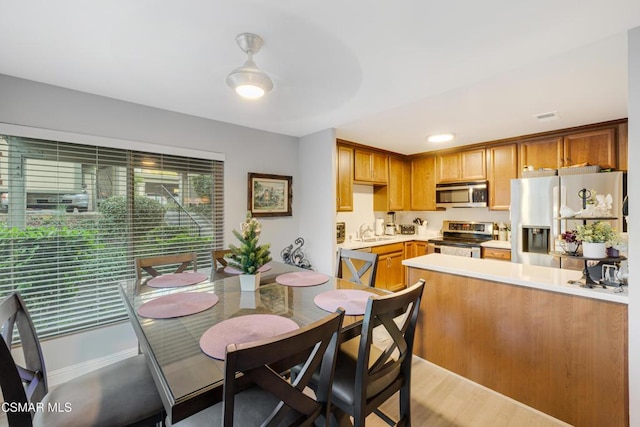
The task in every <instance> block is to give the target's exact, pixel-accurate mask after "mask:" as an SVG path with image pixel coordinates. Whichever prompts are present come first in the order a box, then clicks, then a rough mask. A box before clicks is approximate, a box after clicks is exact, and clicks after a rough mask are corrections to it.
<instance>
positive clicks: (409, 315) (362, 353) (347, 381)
mask: <svg viewBox="0 0 640 427" xmlns="http://www.w3.org/2000/svg"><path fill="white" fill-rule="evenodd" d="M424 286H425V282H424V280H422V279H420V281H419V282H418V283H416V284H414V285H413V286H411V287H410V288H408V289H405V290H402V291H399V292H396V293H393V294H389V295H383V296H374V297H370V298H369V301H368V302H367V307H366V311H365V315H364V319H363V323H362V332H361V335H360V337H358V338H355V339H352V340H349V341H347V342H345V343H343V344H342V345H341V347H340V354H339V355H338V368H337V369H336V373H335V377H334V384H333V388H332V390H333V394H332V404H335V405H336V406H338V407H339V408H341V409H342V410H343V411H344V412H346V413H348V414H349V415H351V416H352V417H353V418H354V425H356V426H362V425H364V419H365V417H366V416H367V415H369V414H370V413H372V412H375V413H377V414H378V415H380V416H381V417H382V418H383V419H385V421H389V420H390V419H389V418H388V417H387V416H386V415H384V414H381V413H380V412H379V411H378V407H379V406H380V405H381V404H382V403H383V402H385V401H386V400H387V399H389V398H390V397H391V396H392V395H394V394H395V393H396V392H398V391H400V399H399V400H400V417H401V420H400V421H399V422H398V425H403V423H407V425H409V424H410V411H409V409H410V405H409V393H410V387H411V362H412V361H411V358H412V353H413V342H414V336H415V329H416V323H417V321H418V313H419V309H420V302H421V299H422V292H423V289H424ZM381 336H382V337H384V339H380V337H381ZM353 360H356V362H355V367H353V366H352V364H351V363H352V361H353ZM343 361H344V362H345V363H342V362H343ZM354 371H355V372H354Z"/></svg>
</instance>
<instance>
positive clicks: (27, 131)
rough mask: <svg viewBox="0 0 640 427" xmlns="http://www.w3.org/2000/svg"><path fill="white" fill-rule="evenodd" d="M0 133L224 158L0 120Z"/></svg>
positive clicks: (109, 146) (209, 158)
mask: <svg viewBox="0 0 640 427" xmlns="http://www.w3.org/2000/svg"><path fill="white" fill-rule="evenodd" d="M0 134H5V135H11V136H22V137H26V138H37V139H46V140H52V141H62V142H74V143H76V144H85V145H94V146H98V147H108V148H121V149H123V150H136V151H146V152H150V153H158V154H171V155H175V156H184V157H193V158H196V159H207V160H220V161H224V160H225V155H224V153H217V152H215V151H201V150H193V149H190V148H182V147H172V146H169V145H159V144H152V143H149V142H142V141H127V140H125V139H116V138H108V137H104V136H96V135H87V134H82V133H73V132H64V131H59V130H54V129H45V128H36V127H30V126H21V125H15V124H11V123H4V122H0Z"/></svg>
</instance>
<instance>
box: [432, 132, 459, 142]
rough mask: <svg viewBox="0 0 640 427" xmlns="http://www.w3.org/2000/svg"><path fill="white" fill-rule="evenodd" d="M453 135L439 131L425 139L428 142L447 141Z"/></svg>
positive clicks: (450, 139) (451, 138)
mask: <svg viewBox="0 0 640 427" xmlns="http://www.w3.org/2000/svg"><path fill="white" fill-rule="evenodd" d="M454 137H455V135H454V134H452V133H439V134H435V135H429V136H428V137H427V141H429V142H449V141H452V140H453V138H454Z"/></svg>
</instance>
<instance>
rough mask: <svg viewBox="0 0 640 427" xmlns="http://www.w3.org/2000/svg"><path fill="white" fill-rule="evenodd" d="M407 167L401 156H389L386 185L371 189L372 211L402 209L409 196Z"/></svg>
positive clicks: (405, 206)
mask: <svg viewBox="0 0 640 427" xmlns="http://www.w3.org/2000/svg"><path fill="white" fill-rule="evenodd" d="M408 187H409V167H408V166H407V164H406V163H405V161H404V159H403V158H402V157H398V156H389V174H388V181H387V185H381V186H375V187H374V189H373V210H374V211H403V210H405V209H407V206H408V204H409V203H408V198H409V191H408Z"/></svg>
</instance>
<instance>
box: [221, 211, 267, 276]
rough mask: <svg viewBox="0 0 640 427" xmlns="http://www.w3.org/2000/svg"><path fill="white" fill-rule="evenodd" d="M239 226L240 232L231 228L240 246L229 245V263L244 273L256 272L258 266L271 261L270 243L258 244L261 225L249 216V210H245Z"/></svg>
mask: <svg viewBox="0 0 640 427" xmlns="http://www.w3.org/2000/svg"><path fill="white" fill-rule="evenodd" d="M241 228H242V233H240V232H238V231H237V230H233V234H234V236H236V237H237V238H238V240H239V241H240V247H238V246H234V245H233V244H230V245H229V249H231V255H230V256H229V257H228V259H229V265H230V266H231V267H233V268H235V269H237V270H240V271H242V272H243V273H244V274H256V273H257V272H258V269H259V268H260V267H262V266H263V265H264V264H266V263H268V262H269V261H271V252H270V251H269V248H270V247H271V245H270V244H266V245H261V246H260V245H258V239H259V238H260V230H261V226H260V223H259V222H258V220H257V219H255V218H252V217H251V212H247V219H246V220H245V222H243V223H242V224H241Z"/></svg>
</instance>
